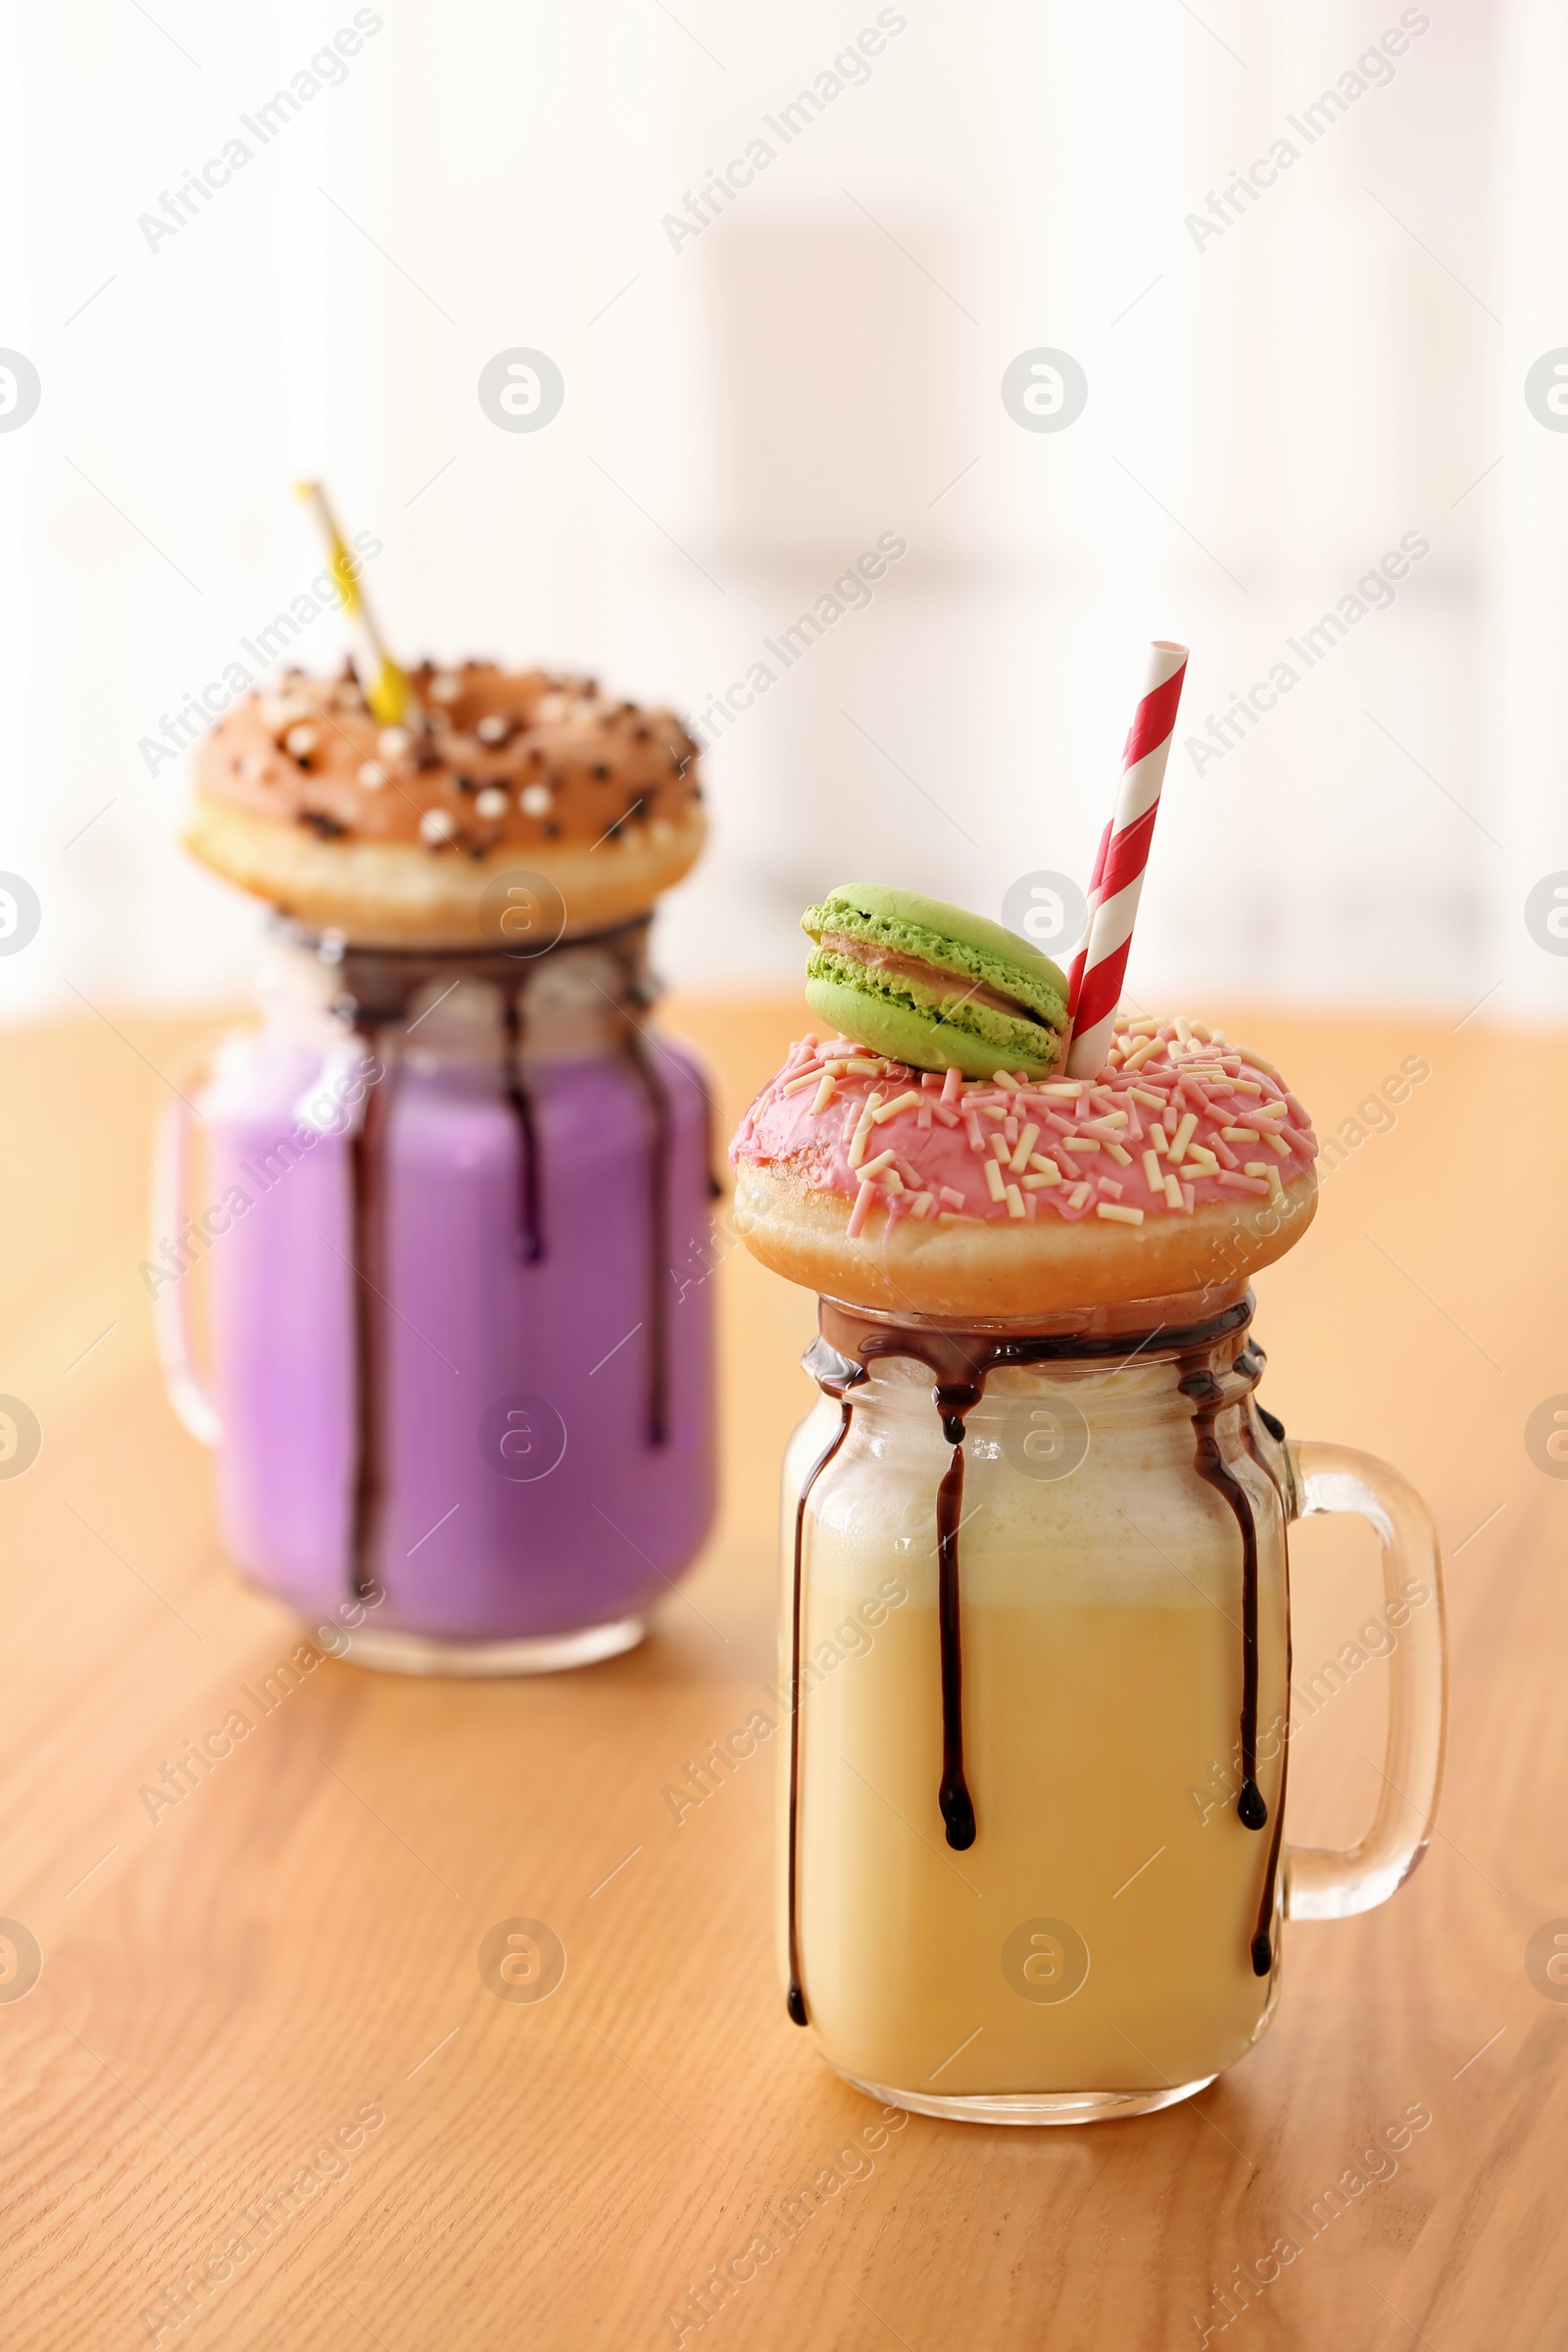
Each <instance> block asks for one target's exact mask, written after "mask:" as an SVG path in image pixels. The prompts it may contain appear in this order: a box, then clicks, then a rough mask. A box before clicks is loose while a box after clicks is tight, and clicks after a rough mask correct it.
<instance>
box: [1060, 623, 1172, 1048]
mask: <svg viewBox="0 0 1568 2352" xmlns="http://www.w3.org/2000/svg"><path fill="white" fill-rule="evenodd" d="M1186 675H1187V648H1186V646H1185V645H1168V644H1166V643H1165V642H1164V640H1163V639H1161V640H1159V641H1158V642H1157V643H1156V644H1154V645H1152V647H1151V648H1150V661H1149V682H1148V684H1147V685H1146V686H1145V688H1144V693H1143V699H1142V700H1141V701H1140V703H1139V705H1138V711H1137V714H1136V715H1135V717H1134V719H1133V723H1132V727H1131V729H1130V731H1129V733H1128V736H1127V747H1126V749H1125V751H1124V752H1123V753H1122V770H1121V785H1120V788H1119V790H1118V792H1117V794H1116V809H1115V813H1114V815H1113V816H1112V817H1111V820H1110V826H1109V830H1108V833H1107V836H1106V839H1105V840H1104V842H1103V844H1102V849H1103V857H1102V858H1098V859H1097V860H1096V873H1095V880H1094V882H1093V883H1091V886H1090V888H1091V900H1090V905H1091V913H1090V917H1089V940H1088V946H1087V948H1086V950H1085V951H1084V956H1083V961H1082V966H1081V968H1080V969H1079V970H1078V971H1077V973H1076V981H1077V987H1076V1002H1075V1003H1074V1004H1073V1005H1072V1014H1073V1025H1072V1042H1071V1044H1070V1045H1069V1047H1068V1049H1067V1075H1068V1077H1069V1078H1096V1077H1098V1076H1099V1074H1100V1072H1101V1071H1102V1070H1103V1067H1104V1064H1105V1055H1106V1054H1108V1053H1109V1051H1110V1040H1111V1034H1112V1031H1113V1029H1114V1025H1115V1019H1116V1006H1117V1005H1118V1004H1119V1003H1120V1001H1121V987H1122V981H1123V978H1124V977H1125V975H1126V971H1127V954H1128V950H1129V948H1130V947H1131V945H1132V936H1133V922H1134V919H1135V918H1136V916H1137V913H1138V901H1139V897H1140V894H1141V893H1142V890H1143V887H1144V869H1145V867H1146V866H1147V865H1148V863H1149V845H1150V843H1151V841H1152V839H1153V834H1154V818H1155V816H1156V815H1157V813H1158V811H1159V788H1160V786H1161V785H1162V784H1163V782H1164V781H1165V762H1166V760H1168V759H1169V757H1170V742H1171V737H1172V735H1173V734H1174V733H1175V729H1176V706H1177V705H1178V703H1179V702H1180V701H1181V699H1182V683H1183V680H1184V679H1185V678H1186ZM1097 885H1098V890H1097V887H1096V886H1097ZM1074 962H1075V964H1076V963H1077V958H1074Z"/></svg>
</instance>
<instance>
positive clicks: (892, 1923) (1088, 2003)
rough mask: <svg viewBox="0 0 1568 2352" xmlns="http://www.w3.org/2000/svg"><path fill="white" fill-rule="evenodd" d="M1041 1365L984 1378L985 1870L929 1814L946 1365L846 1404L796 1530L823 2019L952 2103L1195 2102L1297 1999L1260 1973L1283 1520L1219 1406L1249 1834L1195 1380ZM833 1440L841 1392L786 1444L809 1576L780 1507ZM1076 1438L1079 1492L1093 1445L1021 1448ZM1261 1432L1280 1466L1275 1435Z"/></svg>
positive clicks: (965, 1731)
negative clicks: (1247, 1621) (1229, 1492)
mask: <svg viewBox="0 0 1568 2352" xmlns="http://www.w3.org/2000/svg"><path fill="white" fill-rule="evenodd" d="M1046 1369H1047V1370H1048V1371H1049V1379H1047V1378H1046V1377H1045V1374H1044V1373H1043V1372H1041V1371H1037V1370H1030V1371H1025V1372H1020V1371H999V1372H995V1373H993V1374H992V1375H991V1377H990V1379H989V1380H988V1381H987V1384H986V1389H985V1394H984V1397H983V1399H982V1401H981V1402H980V1403H979V1404H977V1405H975V1406H973V1407H971V1408H970V1409H969V1410H968V1412H967V1414H966V1416H965V1424H966V1435H965V1440H964V1447H963V1452H964V1466H963V1494H962V1518H961V1525H960V1528H959V1533H958V1551H959V1561H960V1566H959V1579H960V1593H961V1597H960V1637H961V1666H962V1691H961V1698H962V1736H963V1768H964V1779H965V1782H966V1785H967V1789H968V1792H969V1795H970V1798H971V1800H972V1805H973V1812H974V1818H975V1836H974V1840H973V1843H972V1844H970V1845H968V1846H967V1847H966V1848H955V1847H954V1845H953V1844H952V1843H951V1842H950V1841H949V1838H948V1836H947V1828H946V1825H945V1822H944V1819H943V1815H942V1812H941V1810H940V1809H939V1803H938V1791H939V1788H940V1785H941V1783H942V1779H943V1770H944V1741H943V1732H944V1711H943V1700H942V1688H941V1674H940V1658H941V1640H940V1631H939V1623H938V1547H937V1540H936V1495H937V1488H938V1485H939V1482H940V1480H941V1479H942V1477H943V1476H944V1474H945V1472H946V1471H947V1469H948V1468H949V1466H950V1463H951V1449H950V1447H949V1446H948V1445H947V1443H946V1442H945V1439H944V1436H943V1432H942V1430H941V1427H940V1424H939V1421H938V1418H937V1414H936V1411H935V1409H934V1407H933V1403H932V1381H931V1374H930V1371H929V1370H928V1369H927V1367H926V1366H924V1365H922V1364H918V1363H914V1362H912V1361H909V1360H908V1359H907V1358H902V1357H901V1358H897V1359H894V1360H893V1361H891V1362H887V1363H883V1364H880V1365H879V1366H878V1367H877V1368H876V1371H875V1373H874V1375H873V1377H872V1379H871V1380H869V1381H868V1382H866V1383H864V1384H863V1385H859V1386H858V1387H856V1388H855V1389H854V1390H853V1392H852V1394H853V1397H854V1405H853V1420H852V1426H851V1429H850V1431H849V1434H848V1436H847V1437H846V1438H845V1440H844V1442H843V1444H842V1446H840V1448H839V1450H838V1452H837V1453H836V1454H835V1456H834V1458H833V1459H832V1461H831V1462H830V1463H829V1464H828V1465H827V1466H826V1468H825V1469H824V1470H823V1471H822V1472H821V1474H820V1475H819V1477H818V1479H817V1481H816V1483H815V1485H814V1487H813V1488H812V1491H811V1494H810V1496H809V1502H808V1506H807V1512H806V1518H805V1525H804V1531H803V1535H804V1540H803V1580H802V1637H803V1640H802V1658H803V1674H802V1681H803V1700H802V1706H801V1714H800V1722H799V1754H798V1771H799V1798H798V1809H797V1824H796V1854H797V1870H798V1883H797V1889H796V1906H797V1936H798V1950H799V1968H800V1982H801V1986H802V1991H803V1994H804V2001H805V2007H806V2011H807V2015H808V2018H809V2025H810V2028H811V2031H812V2032H813V2033H814V2034H815V2036H816V2038H817V2041H818V2043H819V2045H820V2047H821V2049H822V2051H823V2054H824V2056H826V2057H827V2058H828V2059H829V2060H830V2061H831V2063H832V2064H833V2065H835V2066H837V2067H838V2068H840V2069H841V2070H842V2071H843V2072H844V2073H845V2074H848V2075H850V2076H853V2077H854V2078H856V2079H857V2080H858V2081H860V2082H869V2083H873V2084H877V2085H881V2086H887V2087H890V2088H893V2089H896V2090H898V2091H900V2092H903V2093H906V2094H915V2095H924V2096H926V2097H930V2098H933V2099H935V2098H952V2097H959V2098H961V2097H973V2096H977V2095H990V2096H999V2095H1000V2096H1010V2097H1015V2098H1016V2097H1019V2096H1025V2095H1027V2094H1030V2093H1051V2092H1078V2093H1085V2092H1092V2091H1110V2092H1116V2091H1125V2092H1132V2093H1139V2094H1146V2095H1152V2096H1154V2097H1157V2096H1158V2094H1160V2093H1161V2092H1162V2091H1169V2090H1175V2089H1177V2088H1178V2087H1184V2086H1190V2085H1191V2084H1192V2083H1193V2082H1195V2081H1201V2080H1203V2079H1206V2078H1207V2077H1208V2076H1211V2075H1213V2074H1215V2073H1216V2072H1217V2071H1218V2070H1219V2069H1220V2068H1221V2067H1224V2066H1228V2065H1230V2064H1231V2063H1232V2062H1233V2061H1234V2060H1235V2059H1236V2058H1238V2057H1239V2056H1241V2054H1242V2053H1243V2052H1244V2051H1245V2050H1246V2048H1247V2047H1248V2045H1249V2044H1250V2041H1251V2040H1252V2039H1253V2038H1254V2037H1255V2035H1256V2034H1257V2033H1258V2031H1259V2030H1260V2027H1261V2025H1262V2023H1263V2020H1264V2018H1265V2017H1266V2015H1267V2011H1268V2007H1269V2004H1270V2000H1271V1997H1272V1990H1273V1985H1274V1983H1275V1976H1274V1972H1273V1971H1272V1969H1271V1968H1269V1967H1268V1965H1267V1964H1266V1963H1265V1967H1264V1972H1263V1973H1262V1974H1258V1973H1256V1970H1255V1967H1254V1957H1253V1950H1252V1946H1253V1939H1254V1936H1255V1934H1256V1933H1257V1930H1258V1928H1259V1925H1260V1915H1261V1914H1262V1912H1263V1907H1264V1903H1265V1895H1266V1892H1267V1891H1270V1886H1269V1883H1270V1879H1271V1870H1270V1864H1271V1857H1272V1854H1273V1849H1274V1837H1273V1832H1274V1828H1275V1822H1276V1819H1277V1809H1278V1804H1279V1798H1280V1785H1281V1778H1282V1771H1283V1742H1282V1740H1281V1738H1280V1724H1279V1720H1278V1719H1279V1718H1280V1716H1281V1715H1282V1712H1283V1709H1284V1707H1285V1703H1286V1682H1287V1662H1286V1635H1285V1580H1284V1539H1283V1527H1284V1516H1283V1511H1282V1507H1281V1502H1280V1496H1279V1494H1278V1491H1277V1489H1276V1486H1275V1483H1274V1479H1273V1477H1272V1476H1271V1475H1270V1474H1269V1472H1268V1471H1267V1470H1266V1469H1265V1468H1264V1467H1262V1466H1260V1463H1259V1461H1258V1460H1256V1459H1254V1458H1253V1455H1252V1453H1251V1452H1250V1450H1249V1446H1248V1444H1247V1442H1246V1438H1245V1437H1244V1433H1243V1427H1242V1414H1243V1412H1244V1411H1249V1412H1250V1407H1248V1406H1247V1405H1246V1404H1245V1403H1238V1404H1236V1405H1234V1406H1231V1407H1229V1408H1227V1409H1225V1410H1223V1411H1221V1412H1220V1414H1219V1415H1218V1421H1219V1431H1218V1436H1219V1441H1220V1443H1221V1446H1222V1451H1223V1453H1224V1455H1225V1456H1226V1460H1227V1467H1228V1468H1229V1469H1230V1471H1231V1473H1232V1475H1233V1476H1234V1477H1235V1478H1236V1480H1237V1481H1238V1482H1239V1484H1240V1485H1241V1486H1242V1487H1243V1489H1244V1491H1245V1494H1246V1497H1247V1501H1248V1504H1249V1505H1250V1510H1251V1513H1252V1517H1253V1520H1254V1523H1255V1527H1256V1534H1257V1546H1258V1563H1257V1565H1258V1604H1259V1606H1258V1627H1257V1635H1258V1641H1257V1655H1258V1720H1259V1724H1260V1729H1261V1736H1260V1738H1259V1741H1258V1763H1257V1771H1256V1777H1257V1785H1258V1788H1259V1789H1260V1790H1261V1794H1262V1797H1263V1800H1264V1803H1265V1804H1266V1806H1267V1808H1268V1820H1267V1822H1266V1824H1265V1825H1264V1826H1263V1827H1262V1828H1261V1829H1260V1830H1257V1831H1254V1830H1250V1829H1248V1828H1246V1827H1245V1826H1244V1825H1243V1822H1242V1820H1241V1819H1240V1818H1239V1816H1238V1811H1237V1805H1236V1802H1235V1801H1234V1795H1235V1792H1236V1790H1237V1789H1239V1787H1240V1780H1239V1776H1238V1774H1237V1772H1236V1771H1235V1769H1234V1758H1233V1755H1232V1749H1233V1743H1234V1742H1235V1740H1236V1737H1237V1726H1238V1723H1239V1720H1240V1717H1241V1712H1242V1700H1243V1641H1242V1630H1243V1618H1244V1595H1243V1576H1242V1567H1243V1553H1242V1544H1241V1541H1240V1537H1239V1531H1238V1523H1237V1518H1236V1516H1235V1514H1234V1512H1233V1510H1232V1508H1231V1507H1230V1505H1229V1503H1228V1502H1227V1501H1226V1499H1225V1498H1224V1497H1223V1495H1221V1494H1219V1493H1217V1492H1215V1491H1214V1489H1213V1488H1211V1487H1210V1486H1208V1485H1207V1484H1206V1483H1204V1481H1203V1480H1201V1478H1199V1477H1198V1476H1196V1475H1195V1469H1194V1459H1195V1439H1194V1419H1193V1405H1192V1402H1191V1400H1190V1399H1189V1397H1186V1396H1184V1395H1183V1394H1182V1393H1181V1391H1180V1389H1179V1387H1178V1381H1179V1378H1180V1377H1181V1368H1180V1366H1179V1365H1178V1364H1176V1363H1172V1362H1164V1363H1150V1362H1147V1361H1144V1362H1140V1363H1139V1364H1137V1365H1135V1366H1130V1367H1126V1368H1123V1369H1120V1370H1112V1371H1105V1370H1103V1369H1100V1368H1097V1367H1091V1368H1087V1369H1086V1368H1081V1367H1078V1366H1068V1365H1059V1364H1058V1365H1052V1366H1050V1367H1047V1368H1046ZM1237 1385H1240V1384H1237ZM839 1422H840V1409H839V1407H838V1405H837V1404H836V1403H834V1402H832V1401H830V1400H828V1399H824V1401H823V1404H822V1406H821V1407H819V1408H818V1410H817V1411H815V1412H813V1413H812V1414H811V1416H810V1417H809V1422H808V1423H807V1424H805V1425H804V1426H803V1428H802V1430H801V1432H800V1433H799V1434H798V1438H797V1442H796V1444H795V1446H792V1448H791V1455H790V1459H789V1462H788V1464H787V1467H786V1505H787V1508H786V1522H787V1526H788V1531H789V1539H790V1542H789V1551H788V1555H787V1572H788V1573H790V1574H791V1575H792V1574H793V1550H794V1542H793V1538H794V1517H795V1513H794V1509H793V1507H788V1506H790V1505H791V1504H792V1503H793V1500H794V1499H795V1498H797V1497H798V1496H799V1493H800V1488H801V1484H802V1483H803V1481H804V1478H805V1476H806V1474H807V1472H808V1471H809V1465H810V1462H811V1461H812V1460H814V1459H815V1458H816V1457H817V1455H818V1454H819V1453H820V1451H821V1450H822V1448H823V1446H825V1445H826V1444H827V1443H828V1441H829V1440H830V1439H831V1437H832V1435H833V1434H834V1432H835V1431H836V1430H837V1428H838V1426H839ZM1080 1424H1081V1425H1082V1428H1083V1429H1084V1430H1087V1432H1088V1433H1089V1443H1088V1446H1087V1451H1086V1452H1085V1453H1084V1456H1083V1459H1082V1460H1081V1461H1079V1462H1077V1463H1076V1465H1075V1466H1073V1467H1071V1468H1063V1466H1062V1465H1063V1463H1064V1461H1066V1460H1067V1459H1069V1458H1070V1455H1071V1452H1072V1450H1073V1445H1072V1443H1071V1442H1069V1444H1068V1446H1066V1447H1065V1449H1062V1448H1060V1447H1058V1449H1057V1451H1056V1453H1055V1456H1054V1458H1053V1455H1052V1453H1051V1451H1050V1449H1049V1446H1048V1449H1047V1452H1046V1458H1045V1460H1044V1462H1043V1463H1042V1462H1041V1461H1039V1460H1038V1459H1032V1458H1031V1456H1030V1454H1029V1453H1028V1452H1027V1451H1024V1450H1022V1449H1021V1446H1020V1443H1019V1430H1020V1427H1021V1428H1022V1431H1023V1433H1024V1434H1023V1437H1022V1441H1021V1445H1022V1446H1028V1443H1029V1437H1030V1433H1031V1431H1035V1432H1038V1430H1040V1429H1045V1430H1047V1431H1049V1432H1052V1433H1054V1434H1055V1435H1056V1436H1059V1433H1060V1431H1061V1429H1062V1427H1063V1426H1066V1427H1067V1428H1068V1429H1069V1430H1070V1431H1074V1432H1076V1431H1077V1430H1078V1428H1079V1426H1080ZM1250 1435H1251V1436H1252V1437H1253V1438H1254V1439H1255V1440H1257V1442H1258V1450H1259V1453H1260V1454H1263V1455H1264V1456H1265V1457H1266V1456H1267V1454H1268V1452H1269V1450H1270V1447H1271V1441H1270V1440H1269V1439H1268V1438H1267V1436H1266V1433H1261V1434H1260V1433H1259V1432H1258V1430H1257V1426H1256V1424H1255V1423H1254V1424H1251V1425H1250ZM1053 1473H1054V1474H1053ZM900 1591H903V1592H907V1599H906V1600H903V1601H899V1600H897V1599H892V1600H890V1598H889V1594H890V1592H892V1593H897V1592H900ZM785 1622H786V1626H788V1623H789V1609H788V1606H786V1612H785ZM862 1628H863V1629H864V1630H863V1632H862V1631H861V1630H860V1629H862ZM835 1654H836V1655H837V1657H838V1660H839V1662H838V1663H837V1664H835V1665H830V1664H829V1663H828V1661H829V1660H830V1659H831V1658H832V1657H834V1656H835ZM786 1671H787V1661H786ZM784 1761H785V1763H786V1766H787V1762H788V1758H787V1756H786V1757H785V1759H784ZM786 1809H787V1808H786ZM786 1862H787V1854H786ZM1268 1908H1269V1911H1270V1912H1272V1908H1273V1906H1272V1903H1270V1904H1269V1906H1268ZM1261 1924H1262V1926H1263V1927H1264V1928H1265V1930H1267V1929H1270V1928H1271V1927H1272V1919H1271V1918H1267V1917H1265V1918H1261ZM1140 2103H1142V2101H1140Z"/></svg>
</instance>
